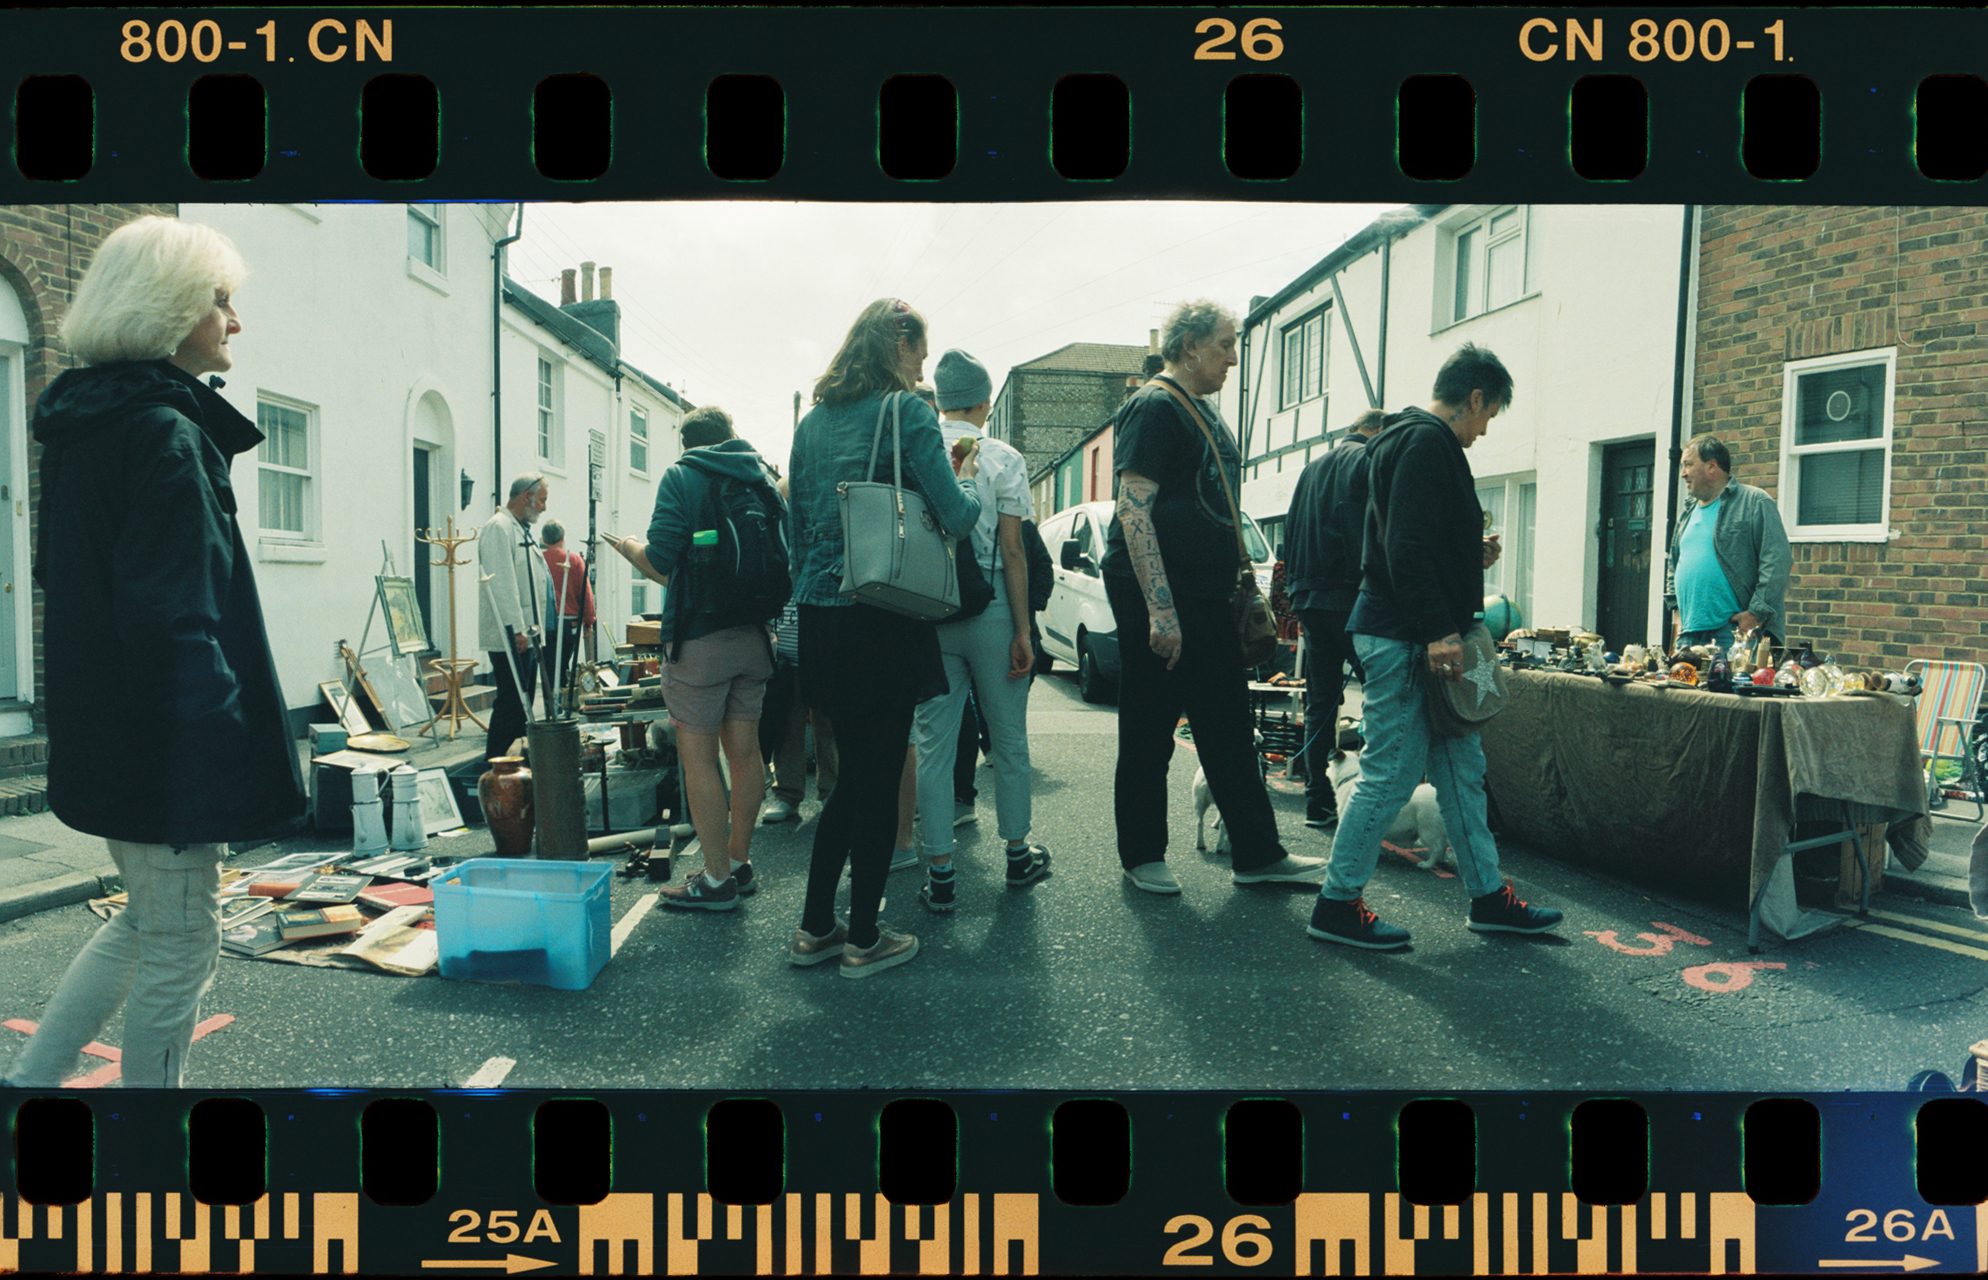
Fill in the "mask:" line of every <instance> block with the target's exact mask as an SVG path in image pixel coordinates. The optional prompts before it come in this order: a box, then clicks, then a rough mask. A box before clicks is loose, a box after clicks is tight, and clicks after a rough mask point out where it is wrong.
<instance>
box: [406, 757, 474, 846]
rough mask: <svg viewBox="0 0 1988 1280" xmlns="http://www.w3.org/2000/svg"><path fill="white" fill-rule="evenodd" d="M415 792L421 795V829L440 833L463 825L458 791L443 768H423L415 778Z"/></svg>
mask: <svg viewBox="0 0 1988 1280" xmlns="http://www.w3.org/2000/svg"><path fill="white" fill-rule="evenodd" d="M415 793H416V794H417V795H419V796H420V797H421V830H422V832H423V833H424V834H426V835H431V836H432V835H439V834H441V833H442V832H444V831H455V830H457V829H458V828H460V827H462V826H463V825H464V824H463V820H462V810H461V809H459V808H457V807H456V793H455V790H454V788H452V787H450V786H449V775H448V773H447V771H446V770H442V769H423V770H421V771H420V773H419V774H418V775H417V777H416V780H415Z"/></svg>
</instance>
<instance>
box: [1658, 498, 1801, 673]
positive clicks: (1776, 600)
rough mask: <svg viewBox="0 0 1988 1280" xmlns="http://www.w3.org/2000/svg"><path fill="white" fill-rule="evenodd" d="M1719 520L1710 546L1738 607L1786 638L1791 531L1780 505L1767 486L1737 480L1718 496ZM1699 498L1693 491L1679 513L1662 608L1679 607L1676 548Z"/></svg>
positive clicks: (1776, 635)
mask: <svg viewBox="0 0 1988 1280" xmlns="http://www.w3.org/2000/svg"><path fill="white" fill-rule="evenodd" d="M1720 497H1721V499H1722V501H1721V502H1720V503H1719V523H1718V525H1717V526H1715V527H1714V528H1713V530H1712V551H1713V553H1714V554H1715V555H1717V556H1718V558H1719V567H1720V568H1721V569H1723V570H1725V573H1726V581H1727V582H1728V583H1730V584H1732V588H1733V598H1734V599H1736V600H1738V601H1740V602H1741V604H1740V607H1741V608H1742V609H1744V610H1745V611H1746V612H1747V613H1750V614H1752V615H1753V616H1754V617H1756V618H1758V619H1760V626H1761V629H1762V630H1764V631H1766V632H1767V634H1768V635H1770V636H1773V637H1774V638H1775V639H1776V640H1786V639H1787V638H1788V630H1787V625H1786V618H1785V617H1784V616H1783V609H1782V600H1783V599H1784V598H1785V597H1786V596H1787V594H1788V565H1789V561H1790V556H1789V553H1788V531H1787V529H1786V528H1785V527H1783V525H1782V524H1781V509H1780V508H1779V507H1777V506H1775V505H1774V499H1773V498H1771V497H1769V496H1768V494H1767V492H1766V490H1764V489H1756V488H1754V487H1753V486H1752V485H1750V484H1741V483H1740V482H1739V481H1737V480H1728V481H1727V482H1726V488H1725V492H1724V493H1722V494H1721V495H1720ZM1697 509H1698V500H1697V499H1696V498H1692V497H1690V496H1688V495H1687V496H1686V497H1685V499H1684V506H1683V507H1682V508H1681V509H1680V510H1679V511H1678V513H1677V525H1676V527H1675V528H1674V529H1673V530H1672V531H1671V540H1670V554H1669V556H1668V558H1667V559H1666V561H1665V564H1664V608H1665V609H1667V610H1670V609H1675V608H1677V551H1678V544H1679V542H1680V541H1681V540H1682V539H1683V537H1684V528H1685V526H1686V525H1687V524H1689V523H1690V522H1691V513H1692V512H1694V511H1696V510H1697Z"/></svg>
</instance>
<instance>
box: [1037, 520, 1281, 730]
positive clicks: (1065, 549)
mask: <svg viewBox="0 0 1988 1280" xmlns="http://www.w3.org/2000/svg"><path fill="white" fill-rule="evenodd" d="M1116 507H1117V504H1116V503H1113V502H1086V503H1081V504H1079V505H1078V506H1074V507H1065V508H1064V509H1063V510H1061V511H1059V512H1057V513H1056V514H1055V515H1053V516H1051V517H1049V519H1047V520H1045V521H1043V522H1042V525H1041V526H1040V531H1041V533H1042V542H1043V545H1044V546H1046V547H1047V548H1049V558H1050V560H1051V561H1052V562H1053V565H1054V568H1053V570H1052V572H1053V573H1054V575H1055V578H1056V586H1055V588H1054V589H1053V590H1051V591H1050V593H1049V604H1048V606H1047V607H1046V608H1044V609H1043V611H1042V617H1041V619H1040V622H1041V626H1042V646H1041V652H1039V653H1038V654H1037V655H1036V667H1035V669H1036V670H1037V671H1048V670H1049V669H1050V668H1051V666H1052V665H1053V664H1054V663H1055V662H1057V661H1061V662H1064V663H1067V664H1069V665H1070V666H1073V667H1075V668H1076V669H1077V690H1078V692H1079V693H1081V694H1082V695H1083V698H1084V701H1086V702H1109V701H1116V700H1117V697H1118V671H1119V664H1118V623H1117V622H1116V621H1115V620H1114V619H1113V618H1112V614H1111V602H1110V601H1109V600H1106V599H1105V596H1104V576H1103V574H1102V573H1101V572H1100V571H1099V568H1098V566H1099V565H1101V564H1103V563H1104V544H1105V537H1106V536H1107V535H1108V534H1109V533H1110V532H1111V520H1112V515H1113V513H1114V511H1115V510H1116ZM1243 544H1244V545H1245V546H1246V547H1248V548H1249V553H1250V558H1251V559H1252V560H1253V561H1254V562H1255V565H1256V580H1257V583H1258V585H1259V586H1261V587H1262V589H1263V592H1264V594H1265V595H1266V596H1267V595H1268V594H1269V593H1270V572H1271V570H1272V568H1273V567H1274V563H1273V561H1272V559H1271V556H1270V543H1269V541H1268V540H1267V539H1265V538H1264V536H1263V531H1262V530H1261V529H1258V528H1257V527H1256V521H1254V520H1252V519H1250V518H1249V516H1247V515H1245V516H1243Z"/></svg>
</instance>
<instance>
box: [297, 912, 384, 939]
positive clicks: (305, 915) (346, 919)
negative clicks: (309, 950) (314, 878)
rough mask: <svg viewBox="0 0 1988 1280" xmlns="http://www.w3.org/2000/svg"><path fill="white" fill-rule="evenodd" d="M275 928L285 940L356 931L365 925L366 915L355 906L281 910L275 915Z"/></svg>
mask: <svg viewBox="0 0 1988 1280" xmlns="http://www.w3.org/2000/svg"><path fill="white" fill-rule="evenodd" d="M276 919H277V929H278V930H279V931H280V932H281V933H282V935H283V940H284V941H285V942H295V941H296V940H297V939H299V938H322V937H324V936H326V935H327V934H333V933H357V932H359V930H361V929H363V928H365V927H366V917H365V916H364V915H362V914H361V913H360V911H359V908H357V907H324V908H322V909H319V910H310V911H283V912H279V913H277V915H276Z"/></svg>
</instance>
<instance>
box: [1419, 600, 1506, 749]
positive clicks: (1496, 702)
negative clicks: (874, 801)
mask: <svg viewBox="0 0 1988 1280" xmlns="http://www.w3.org/2000/svg"><path fill="white" fill-rule="evenodd" d="M1415 665H1416V666H1417V667H1418V668H1420V669H1421V671H1422V674H1423V677H1424V678H1425V679H1426V680H1427V681H1428V682H1429V688H1428V694H1429V696H1428V697H1426V698H1424V699H1423V702H1424V703H1425V704H1426V705H1427V706H1428V708H1429V727H1430V728H1432V729H1434V730H1435V731H1436V733H1437V734H1439V735H1441V736H1442V737H1445V738H1465V737H1469V736H1470V735H1471V734H1473V733H1476V732H1477V731H1478V730H1479V729H1482V728H1483V727H1484V722H1485V721H1487V720H1489V719H1490V718H1491V717H1492V716H1495V715H1497V714H1498V712H1499V711H1501V710H1503V709H1504V706H1505V669H1504V668H1503V667H1501V666H1499V665H1498V645H1497V642H1496V641H1494V640H1492V639H1491V632H1490V629H1489V628H1487V627H1486V626H1485V625H1484V620H1483V619H1482V618H1480V619H1478V620H1477V621H1476V622H1475V623H1473V624H1471V628H1470V630H1468V631H1466V632H1464V633H1463V674H1462V676H1461V677H1460V678H1459V679H1456V680H1445V679H1443V678H1442V677H1441V676H1439V675H1437V674H1436V673H1435V672H1433V671H1431V670H1429V664H1428V663H1426V662H1418V663H1416V664H1415Z"/></svg>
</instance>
